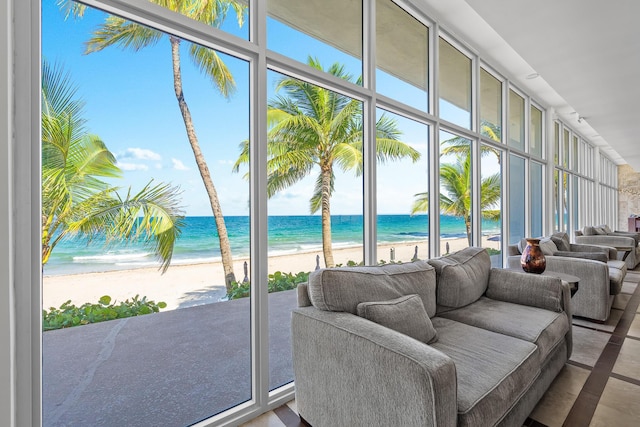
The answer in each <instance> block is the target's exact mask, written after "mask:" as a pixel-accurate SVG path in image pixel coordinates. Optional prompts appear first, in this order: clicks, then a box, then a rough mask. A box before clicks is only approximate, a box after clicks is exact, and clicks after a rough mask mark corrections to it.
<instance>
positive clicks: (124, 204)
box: [42, 61, 183, 272]
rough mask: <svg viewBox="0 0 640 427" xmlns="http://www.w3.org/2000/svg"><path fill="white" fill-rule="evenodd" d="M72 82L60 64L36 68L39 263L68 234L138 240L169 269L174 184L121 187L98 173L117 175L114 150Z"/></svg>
mask: <svg viewBox="0 0 640 427" xmlns="http://www.w3.org/2000/svg"><path fill="white" fill-rule="evenodd" d="M76 91H77V88H76V87H75V86H74V85H73V84H72V81H71V79H70V76H69V74H68V73H65V72H64V70H63V69H62V68H61V67H52V66H50V65H49V64H48V63H47V62H46V61H44V63H43V68H42V265H45V264H46V263H47V261H48V260H49V257H50V256H51V253H52V252H53V250H54V249H55V248H56V245H57V244H58V243H60V242H61V241H63V240H64V239H66V238H69V237H71V236H82V237H85V238H87V239H88V241H89V242H91V241H93V240H95V239H98V238H99V239H104V241H105V242H106V244H109V243H112V242H121V241H134V240H137V241H144V242H145V243H148V244H149V245H150V246H152V248H153V250H154V252H155V253H156V254H157V255H158V257H159V258H160V259H161V260H162V264H161V268H162V270H163V272H164V271H165V270H166V269H167V268H168V266H169V264H170V262H171V257H172V255H173V248H174V245H175V242H176V240H177V238H178V236H179V235H180V232H181V227H182V224H183V215H182V209H181V207H180V206H179V203H180V199H179V196H180V190H179V188H177V187H172V186H171V185H169V184H164V183H159V184H154V183H153V180H151V181H149V182H148V183H147V184H146V185H145V186H144V188H142V189H141V190H140V191H138V192H132V190H131V188H129V189H128V190H127V191H126V194H124V195H123V194H121V193H120V192H119V190H120V187H115V186H113V185H111V184H109V183H107V182H106V181H104V179H111V178H120V177H121V176H122V172H121V170H120V168H119V167H118V166H117V164H116V159H115V157H114V155H113V154H112V153H111V152H110V151H109V149H108V148H107V146H106V145H105V143H104V142H103V141H102V140H101V139H100V137H98V136H97V135H93V134H90V133H89V132H88V131H87V129H86V127H85V124H86V121H85V119H84V118H83V114H82V113H83V106H84V103H83V102H82V100H80V99H79V98H77V97H76Z"/></svg>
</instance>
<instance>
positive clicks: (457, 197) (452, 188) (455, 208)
mask: <svg viewBox="0 0 640 427" xmlns="http://www.w3.org/2000/svg"><path fill="white" fill-rule="evenodd" d="M455 157H456V160H455V162H454V163H447V164H444V165H442V166H441V167H440V181H441V186H442V189H443V191H442V192H441V193H440V211H441V212H442V213H444V214H448V215H453V216H457V217H462V218H463V220H464V225H465V228H466V232H467V241H468V242H469V245H471V156H470V155H469V147H468V144H467V153H466V154H464V153H463V152H460V153H457V154H455ZM415 197H416V200H415V201H414V203H413V207H412V209H411V214H412V215H413V214H416V213H421V212H428V209H429V194H428V193H418V194H416V195H415ZM500 197H501V183H500V174H493V175H490V176H488V177H485V178H483V179H482V181H481V183H480V210H481V215H482V217H483V218H484V219H488V220H493V221H495V220H498V219H500V210H499V209H491V208H492V207H495V206H496V205H497V204H498V203H499V202H500Z"/></svg>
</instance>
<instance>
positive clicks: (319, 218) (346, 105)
mask: <svg viewBox="0 0 640 427" xmlns="http://www.w3.org/2000/svg"><path fill="white" fill-rule="evenodd" d="M268 80H269V93H268V96H269V105H268V109H267V117H268V118H269V126H270V127H269V129H268V134H267V138H268V139H267V141H268V142H267V143H268V145H267V150H268V165H267V173H268V180H267V193H268V194H269V202H268V205H267V209H268V215H269V222H268V236H269V237H268V251H269V292H270V293H269V336H270V339H269V361H270V370H269V389H270V390H273V389H275V388H277V387H279V386H282V385H284V384H286V383H288V382H291V381H293V368H292V363H291V362H292V358H291V341H290V340H291V332H290V322H289V320H287V319H289V318H290V317H291V310H292V309H293V308H295V307H296V305H297V297H296V291H295V287H296V286H297V285H298V283H301V282H306V281H307V277H308V275H309V273H310V272H311V271H313V270H314V269H317V268H321V267H325V266H326V267H333V266H336V265H348V264H353V263H355V264H359V263H361V262H362V261H363V259H364V258H363V216H362V215H363V211H362V209H363V183H362V174H361V171H362V139H361V135H362V103H361V102H360V101H356V100H354V99H351V98H348V97H346V96H344V95H341V94H338V93H336V92H332V91H329V90H327V89H324V88H321V87H319V86H316V85H313V84H310V83H307V82H304V81H301V80H298V79H295V78H292V77H289V76H285V75H283V74H279V73H276V72H273V71H270V72H269V73H268ZM390 126H391V125H390ZM390 132H391V131H390ZM281 291H282V292H281Z"/></svg>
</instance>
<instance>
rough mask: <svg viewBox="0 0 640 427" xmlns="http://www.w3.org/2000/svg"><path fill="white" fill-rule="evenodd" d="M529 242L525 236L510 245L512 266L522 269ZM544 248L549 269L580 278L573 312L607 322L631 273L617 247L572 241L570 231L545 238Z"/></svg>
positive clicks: (509, 260) (576, 314)
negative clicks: (614, 303)
mask: <svg viewBox="0 0 640 427" xmlns="http://www.w3.org/2000/svg"><path fill="white" fill-rule="evenodd" d="M525 245H526V241H525V240H524V239H523V241H522V242H520V243H519V244H517V245H510V246H509V247H508V251H509V256H508V258H507V262H508V266H509V268H514V269H519V268H521V266H520V257H521V256H522V249H523V248H524V246H525ZM540 248H541V249H542V251H543V253H544V254H545V258H546V260H547V270H549V271H556V272H559V273H565V274H571V275H573V276H577V277H579V278H580V285H579V288H578V292H576V294H575V295H574V296H573V298H572V299H571V308H572V311H573V315H575V316H580V317H587V318H589V319H593V320H596V321H601V322H604V321H606V320H607V319H608V318H609V313H610V311H611V305H612V304H613V299H614V297H615V295H617V294H619V293H620V291H621V290H622V282H623V281H624V278H625V276H626V274H627V266H626V264H625V263H624V262H622V261H618V260H616V256H617V251H616V250H615V248H609V247H602V246H597V245H584V244H576V243H570V242H569V236H567V234H566V233H556V234H553V235H552V236H547V237H542V238H541V241H540Z"/></svg>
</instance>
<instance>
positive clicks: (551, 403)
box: [530, 365, 590, 427]
mask: <svg viewBox="0 0 640 427" xmlns="http://www.w3.org/2000/svg"><path fill="white" fill-rule="evenodd" d="M589 374H590V371H588V370H586V369H582V368H579V367H577V366H572V365H565V367H564V368H563V369H562V371H560V373H559V374H558V376H557V377H556V379H555V380H554V381H553V383H551V387H549V390H547V392H546V393H545V394H544V396H542V399H540V402H538V405H537V406H536V407H535V409H534V410H533V412H532V413H531V415H530V417H531V418H533V419H534V420H536V421H538V422H539V423H542V424H545V425H547V426H549V427H555V426H558V427H560V426H562V423H563V422H564V420H565V418H566V417H567V414H569V411H570V410H571V407H572V406H573V403H574V402H575V400H576V398H577V397H578V394H580V390H581V389H582V387H583V386H584V383H585V382H586V381H587V378H588V377H589Z"/></svg>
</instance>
